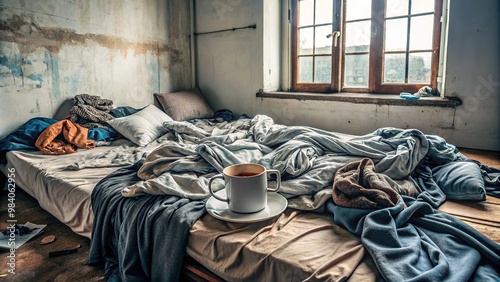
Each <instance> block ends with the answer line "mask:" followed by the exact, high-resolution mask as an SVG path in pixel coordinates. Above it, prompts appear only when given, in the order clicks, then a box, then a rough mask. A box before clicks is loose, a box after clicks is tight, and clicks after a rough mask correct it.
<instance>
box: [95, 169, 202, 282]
mask: <svg viewBox="0 0 500 282" xmlns="http://www.w3.org/2000/svg"><path fill="white" fill-rule="evenodd" d="M137 169H138V167H136V166H134V165H133V166H129V167H125V168H121V169H119V170H117V171H115V172H113V173H112V174H110V175H109V176H107V177H105V178H104V179H102V180H101V181H100V182H99V183H98V184H97V185H96V187H95V188H94V190H93V191H92V210H93V211H94V215H95V218H94V224H93V226H92V234H93V236H92V240H91V244H90V253H89V259H88V261H87V263H89V264H96V263H102V262H105V263H106V265H105V267H106V276H108V277H114V278H118V279H119V281H138V282H139V281H141V282H142V281H178V280H179V275H180V270H181V266H182V258H183V256H184V253H185V244H186V241H187V236H188V233H189V229H190V228H191V226H192V224H193V223H194V222H195V221H196V220H197V219H198V218H199V217H200V216H201V215H203V214H204V213H205V202H204V201H191V200H189V199H186V198H179V197H176V196H151V195H146V196H143V197H138V198H124V197H122V196H121V190H122V189H123V187H124V186H127V185H130V184H132V183H134V182H136V181H138V180H139V179H138V178H137V176H136V171H137Z"/></svg>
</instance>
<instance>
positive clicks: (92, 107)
mask: <svg viewBox="0 0 500 282" xmlns="http://www.w3.org/2000/svg"><path fill="white" fill-rule="evenodd" d="M112 109H113V101H111V100H108V99H103V98H101V97H99V96H96V95H89V94H79V95H76V96H75V97H74V98H73V107H71V109H69V114H70V120H71V121H72V122H74V123H78V124H79V125H81V126H83V127H86V128H104V129H107V128H109V126H108V125H107V123H106V121H108V120H110V119H113V116H112V115H110V114H109V111H110V110H112Z"/></svg>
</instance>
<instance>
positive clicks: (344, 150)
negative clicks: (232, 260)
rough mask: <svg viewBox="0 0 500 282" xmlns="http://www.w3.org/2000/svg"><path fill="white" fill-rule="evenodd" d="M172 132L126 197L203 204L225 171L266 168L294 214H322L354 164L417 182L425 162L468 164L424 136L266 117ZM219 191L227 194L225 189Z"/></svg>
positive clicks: (170, 125) (173, 125)
mask: <svg viewBox="0 0 500 282" xmlns="http://www.w3.org/2000/svg"><path fill="white" fill-rule="evenodd" d="M164 127H165V129H166V130H167V131H168V132H169V134H173V135H174V137H175V138H176V140H175V141H171V140H166V141H165V142H163V143H162V144H160V146H158V147H157V148H156V149H154V150H153V151H151V153H149V154H148V156H147V158H146V160H145V162H144V165H143V166H142V167H141V168H140V169H139V171H138V176H139V177H140V178H141V179H142V180H143V181H140V182H138V183H136V184H134V185H131V186H130V187H127V188H126V189H124V191H123V193H122V194H123V196H125V197H134V196H136V195H141V194H144V193H147V194H153V195H177V196H181V197H187V198H190V199H203V198H207V197H209V196H210V194H209V192H208V190H207V185H206V183H207V182H208V180H209V179H210V177H212V176H213V175H214V174H216V173H220V172H222V170H223V168H224V167H226V166H229V165H233V164H237V163H259V164H261V165H264V166H265V167H267V168H269V169H277V170H279V171H280V172H281V175H282V176H281V179H282V182H281V189H280V193H281V194H282V195H284V196H285V197H286V198H288V201H289V206H290V207H293V208H296V209H300V210H317V211H321V210H322V208H323V207H324V206H323V205H324V203H325V202H326V201H327V200H328V199H330V198H331V193H332V191H331V187H332V184H333V178H334V175H335V172H336V171H337V170H338V169H339V168H341V167H342V166H344V165H345V164H347V163H349V162H353V161H359V160H360V159H362V158H370V159H372V160H373V162H374V163H375V164H376V172H377V173H383V174H385V175H387V176H388V177H390V178H392V179H394V180H400V181H403V182H404V181H410V182H411V181H412V180H411V177H410V174H411V173H412V172H413V171H414V169H415V168H416V167H417V166H418V164H419V163H420V162H421V161H423V160H424V159H428V160H429V162H434V163H445V162H449V161H453V160H458V159H465V157H464V156H463V155H461V154H460V153H459V152H458V150H457V149H456V148H455V147H454V146H453V145H450V144H447V143H446V142H445V141H444V139H442V138H440V137H438V136H431V135H425V134H423V133H422V132H420V131H419V130H416V129H406V130H405V129H396V128H381V129H378V130H376V131H374V132H372V133H370V134H367V135H362V136H357V135H349V134H342V133H335V132H329V131H324V130H320V129H316V128H311V127H305V126H284V125H280V124H275V123H274V121H273V120H272V119H271V118H270V117H268V116H265V115H257V116H255V117H254V118H253V119H243V120H238V121H235V122H229V123H220V124H215V123H212V122H210V121H208V120H197V121H196V122H195V123H189V122H165V123H164ZM88 161H89V162H90V161H91V160H88ZM214 183H215V184H217V185H219V187H220V188H222V186H223V183H222V181H219V182H217V180H216V181H214Z"/></svg>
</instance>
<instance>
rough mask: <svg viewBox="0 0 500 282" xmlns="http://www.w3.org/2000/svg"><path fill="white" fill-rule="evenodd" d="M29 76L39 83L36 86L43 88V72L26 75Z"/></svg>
mask: <svg viewBox="0 0 500 282" xmlns="http://www.w3.org/2000/svg"><path fill="white" fill-rule="evenodd" d="M26 77H27V78H29V79H31V80H33V81H36V82H37V84H36V88H42V82H43V74H41V73H32V74H30V75H28V76H26Z"/></svg>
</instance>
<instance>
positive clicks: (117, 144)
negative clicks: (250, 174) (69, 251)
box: [2, 115, 500, 281]
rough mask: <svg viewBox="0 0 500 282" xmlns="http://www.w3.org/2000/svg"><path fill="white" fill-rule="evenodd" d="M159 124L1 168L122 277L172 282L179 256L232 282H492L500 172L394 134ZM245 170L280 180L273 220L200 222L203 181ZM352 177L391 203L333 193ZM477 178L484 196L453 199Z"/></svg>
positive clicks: (268, 124) (421, 139) (12, 156)
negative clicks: (233, 168)
mask: <svg viewBox="0 0 500 282" xmlns="http://www.w3.org/2000/svg"><path fill="white" fill-rule="evenodd" d="M163 125H164V134H162V135H161V136H160V137H159V138H157V139H155V140H154V141H152V142H149V143H147V144H146V145H145V146H138V145H136V144H134V143H132V142H130V141H128V140H125V139H119V140H116V141H113V142H112V143H111V144H107V145H106V146H98V147H96V148H94V149H80V150H79V151H78V152H76V153H73V154H68V155H43V154H42V153H41V152H37V151H23V150H16V151H10V152H8V153H7V156H6V157H7V164H5V165H4V166H2V169H3V170H4V172H5V170H6V169H7V168H11V167H13V168H15V169H16V173H17V175H16V183H17V184H18V186H19V187H21V188H22V189H23V190H25V191H26V192H27V193H29V194H30V195H31V196H33V197H35V198H36V199H37V200H38V201H39V203H40V205H41V206H42V207H43V208H44V209H46V210H47V211H49V212H50V213H51V214H53V215H54V216H55V217H56V218H58V219H59V220H61V221H62V222H63V223H65V224H67V225H68V226H69V227H71V228H72V229H73V230H74V231H75V232H76V233H78V234H80V235H82V236H85V237H88V238H91V240H92V247H91V254H90V257H89V263H97V262H106V268H107V271H108V274H109V275H116V276H117V277H118V278H121V279H123V280H130V281H134V280H136V281H143V280H144V279H146V280H152V281H171V280H176V279H178V277H179V272H180V271H182V265H181V264H182V259H183V256H184V255H188V256H189V257H191V258H193V259H194V260H196V261H197V262H199V263H200V264H201V265H203V266H204V267H206V268H207V269H209V270H210V271H211V272H213V273H215V274H216V275H217V276H219V277H220V278H222V279H225V280H228V281H341V280H350V281H377V280H384V279H385V280H392V281H397V280H401V279H423V280H433V279H437V280H440V281H446V280H449V281H459V280H468V278H470V277H474V278H476V279H490V280H494V279H498V277H499V276H498V275H499V273H498V268H499V262H500V246H499V244H498V242H500V235H499V234H500V217H499V214H500V201H499V199H498V198H496V197H492V196H490V195H486V193H487V192H488V194H491V195H495V193H498V192H497V191H498V175H499V174H498V173H499V171H498V170H496V169H494V168H490V167H486V166H484V165H482V164H479V163H477V162H474V161H471V160H468V159H467V158H466V157H465V156H463V155H462V154H460V153H459V152H458V150H456V148H455V147H454V146H453V145H451V144H447V143H446V142H445V141H444V140H443V139H442V138H440V137H438V136H430V135H425V134H423V133H422V132H420V131H418V130H413V129H407V130H402V129H395V128H381V129H378V130H377V131H375V132H373V133H371V134H367V135H363V136H354V135H348V134H341V133H334V132H327V131H323V130H319V129H315V128H309V127H302V126H295V127H292V126H284V125H280V124H276V123H274V121H273V120H272V119H271V118H270V117H267V116H265V115H258V116H255V117H253V118H242V119H238V120H233V121H223V122H218V121H216V120H214V119H196V120H191V121H166V122H164V124H163ZM243 162H253V163H260V164H262V165H264V166H266V167H268V168H274V169H278V170H279V171H280V172H281V174H282V179H283V181H282V188H283V189H281V191H280V193H281V194H282V195H283V196H285V197H286V198H287V200H288V206H287V209H286V210H285V211H284V212H283V213H279V214H276V215H275V216H272V217H271V218H268V219H266V220H262V221H258V222H252V223H247V222H228V221H224V220H220V219H217V218H214V217H213V216H211V215H209V214H207V212H206V209H205V204H206V201H207V199H208V198H209V196H210V194H209V193H208V190H207V188H206V184H207V182H208V179H209V178H210V177H212V176H214V175H215V174H217V173H220V172H221V170H222V168H224V167H226V166H228V165H231V164H235V163H243ZM370 162H372V163H370ZM347 165H350V166H347ZM341 169H344V171H346V173H347V174H345V175H340V174H336V172H338V171H340V170H341ZM349 169H351V170H352V171H354V172H356V171H357V172H360V171H361V172H362V173H367V174H370V175H372V176H375V177H377V180H379V181H382V182H383V183H384V184H385V185H389V186H390V187H392V189H394V191H396V192H397V199H396V201H395V202H393V203H392V204H390V205H388V206H380V205H383V203H382V202H380V201H378V200H377V199H378V198H370V195H368V194H366V195H363V193H364V192H366V191H361V189H359V188H360V187H358V186H362V185H361V184H363V183H353V184H352V185H351V186H349V188H348V189H347V190H343V189H344V187H343V186H342V187H341V186H336V185H335V182H334V179H337V178H336V177H345V178H346V179H348V180H350V181H351V182H352V179H353V178H349V177H350V176H351V175H352V173H350V172H349ZM457 172H458V174H459V175H458V176H454V175H455V174H456V173H457ZM475 173H476V174H475ZM477 173H479V176H480V177H481V179H482V181H483V185H485V186H486V187H485V188H484V189H483V191H478V190H473V189H472V188H471V189H468V190H467V191H466V192H464V191H463V190H457V189H458V188H461V187H460V186H461V185H462V184H464V185H465V184H469V183H470V181H472V180H471V179H469V178H474V177H475V180H477V179H478V178H477ZM459 176H460V177H459ZM464 176H465V177H464ZM467 176H470V177H467ZM453 177H456V178H453ZM457 177H458V178H457ZM473 180H474V179H473ZM453 181H461V182H453ZM450 182H451V183H450ZM339 183H340V182H339ZM219 185H220V188H222V182H221V183H219ZM466 188H467V187H465V188H464V189H466ZM349 189H351V190H349ZM352 189H358V190H356V191H354V192H353V191H352ZM467 193H469V194H467ZM360 194H361V196H356V195H360ZM447 197H448V200H446V198H447ZM467 197H469V198H467ZM481 197H482V198H483V200H485V201H480V202H474V203H472V202H471V201H470V200H475V201H477V200H478V198H481ZM450 198H454V199H456V200H455V201H450V200H449V199H450ZM367 199H368V200H367ZM335 200H337V201H335ZM445 200H446V201H445ZM460 200H468V201H465V202H461V201H460ZM339 203H340V204H339ZM437 209H440V210H442V211H444V212H445V213H442V212H438V211H437ZM449 214H452V215H449ZM455 215H456V216H458V217H460V218H462V219H464V220H465V221H466V222H467V223H469V224H464V223H463V222H462V221H461V220H459V219H458V218H457V217H455ZM470 226H473V227H474V228H475V229H473V228H471V227H470ZM477 230H479V231H480V232H479V231H477ZM457 279H458V280H457Z"/></svg>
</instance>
